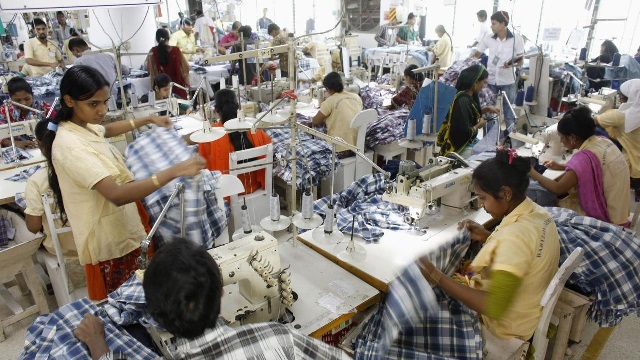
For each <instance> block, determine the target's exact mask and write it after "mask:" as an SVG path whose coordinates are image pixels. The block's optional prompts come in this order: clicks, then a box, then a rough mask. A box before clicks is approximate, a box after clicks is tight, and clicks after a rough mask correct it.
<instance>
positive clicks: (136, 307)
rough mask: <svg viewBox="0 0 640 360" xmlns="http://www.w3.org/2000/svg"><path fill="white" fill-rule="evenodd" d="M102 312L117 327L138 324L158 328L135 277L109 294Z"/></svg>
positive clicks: (140, 283) (140, 284)
mask: <svg viewBox="0 0 640 360" xmlns="http://www.w3.org/2000/svg"><path fill="white" fill-rule="evenodd" d="M104 310H105V311H106V313H107V315H109V317H110V318H111V320H112V321H113V322H114V323H116V324H118V325H131V324H137V323H140V324H142V325H144V326H149V325H153V326H155V327H158V328H160V325H159V324H158V322H156V321H155V320H154V319H153V318H152V317H151V315H150V314H149V311H148V310H147V301H146V299H145V297H144V289H143V288H142V282H140V281H139V280H138V278H137V277H135V276H132V277H131V278H130V279H129V280H127V281H126V282H125V283H124V284H122V285H120V287H118V288H117V289H116V290H115V291H114V292H112V293H111V294H109V296H108V297H107V303H106V304H105V305H104Z"/></svg>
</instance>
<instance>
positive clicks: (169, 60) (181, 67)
mask: <svg viewBox="0 0 640 360" xmlns="http://www.w3.org/2000/svg"><path fill="white" fill-rule="evenodd" d="M156 41H157V42H158V46H154V47H153V48H151V51H149V55H147V60H146V61H145V64H146V65H147V69H149V78H150V79H151V82H152V83H151V86H152V87H153V85H154V84H153V81H154V79H155V78H156V76H157V75H158V74H161V73H164V74H167V75H169V78H171V80H172V81H173V82H175V83H176V84H180V85H182V86H184V87H187V88H188V87H189V86H190V85H189V63H188V62H187V60H186V59H185V58H184V56H182V52H181V51H180V48H178V47H177V46H169V44H168V42H169V32H168V31H167V30H166V29H158V30H157V31H156ZM173 92H175V93H176V95H178V96H180V97H181V98H183V99H186V98H187V92H186V91H184V90H182V89H180V88H175V89H174V90H173Z"/></svg>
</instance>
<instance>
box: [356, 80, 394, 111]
mask: <svg viewBox="0 0 640 360" xmlns="http://www.w3.org/2000/svg"><path fill="white" fill-rule="evenodd" d="M389 81H391V79H389ZM394 94H395V91H394V90H393V89H383V88H377V87H375V88H372V87H369V85H367V86H364V87H362V88H361V89H360V97H361V98H362V105H363V108H364V109H376V108H379V107H382V102H383V101H384V99H390V98H391V97H392V96H393V95H394Z"/></svg>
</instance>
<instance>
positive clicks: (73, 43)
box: [67, 37, 89, 51]
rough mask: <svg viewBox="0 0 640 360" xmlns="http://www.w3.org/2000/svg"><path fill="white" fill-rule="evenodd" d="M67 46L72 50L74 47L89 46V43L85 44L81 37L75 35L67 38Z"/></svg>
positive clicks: (82, 47)
mask: <svg viewBox="0 0 640 360" xmlns="http://www.w3.org/2000/svg"><path fill="white" fill-rule="evenodd" d="M67 47H68V48H69V50H71V51H73V50H74V49H84V48H87V47H89V45H87V42H86V41H84V39H83V38H81V37H76V38H73V39H70V40H69V44H68V45H67Z"/></svg>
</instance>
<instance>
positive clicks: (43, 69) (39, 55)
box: [24, 38, 62, 77]
mask: <svg viewBox="0 0 640 360" xmlns="http://www.w3.org/2000/svg"><path fill="white" fill-rule="evenodd" d="M24 57H25V59H34V60H38V61H44V62H48V63H54V62H57V61H59V60H62V54H61V53H60V50H59V49H58V44H56V43H55V42H53V41H51V40H47V44H46V45H45V44H43V43H41V42H40V40H38V39H37V38H32V39H29V40H27V41H26V42H25V43H24ZM54 69H55V66H33V65H31V74H32V76H34V77H35V76H42V75H44V74H46V73H48V72H50V71H52V70H54Z"/></svg>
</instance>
